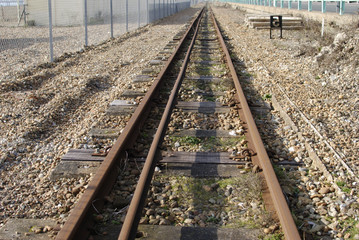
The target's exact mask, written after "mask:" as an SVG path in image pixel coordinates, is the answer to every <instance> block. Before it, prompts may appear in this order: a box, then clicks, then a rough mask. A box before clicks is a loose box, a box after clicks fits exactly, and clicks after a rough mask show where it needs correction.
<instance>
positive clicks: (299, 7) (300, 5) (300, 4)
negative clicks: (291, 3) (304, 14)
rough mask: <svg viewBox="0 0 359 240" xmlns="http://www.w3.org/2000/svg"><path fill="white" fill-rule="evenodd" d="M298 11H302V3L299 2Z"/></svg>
mask: <svg viewBox="0 0 359 240" xmlns="http://www.w3.org/2000/svg"><path fill="white" fill-rule="evenodd" d="M298 10H302V1H301V0H298Z"/></svg>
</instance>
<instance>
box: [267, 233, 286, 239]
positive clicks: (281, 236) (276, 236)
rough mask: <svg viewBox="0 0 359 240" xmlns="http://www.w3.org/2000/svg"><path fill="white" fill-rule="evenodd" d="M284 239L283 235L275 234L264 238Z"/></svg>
mask: <svg viewBox="0 0 359 240" xmlns="http://www.w3.org/2000/svg"><path fill="white" fill-rule="evenodd" d="M282 239H284V236H283V233H274V234H271V235H269V236H266V237H264V240H282Z"/></svg>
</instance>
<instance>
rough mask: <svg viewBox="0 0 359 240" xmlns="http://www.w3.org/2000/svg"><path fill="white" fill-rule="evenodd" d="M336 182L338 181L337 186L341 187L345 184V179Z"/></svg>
mask: <svg viewBox="0 0 359 240" xmlns="http://www.w3.org/2000/svg"><path fill="white" fill-rule="evenodd" d="M336 183H337V186H338V187H340V188H341V187H344V186H345V182H343V181H338V182H336Z"/></svg>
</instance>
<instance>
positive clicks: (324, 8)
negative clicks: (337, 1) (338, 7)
mask: <svg viewBox="0 0 359 240" xmlns="http://www.w3.org/2000/svg"><path fill="white" fill-rule="evenodd" d="M326 11H327V5H326V1H325V0H322V13H325V12H326Z"/></svg>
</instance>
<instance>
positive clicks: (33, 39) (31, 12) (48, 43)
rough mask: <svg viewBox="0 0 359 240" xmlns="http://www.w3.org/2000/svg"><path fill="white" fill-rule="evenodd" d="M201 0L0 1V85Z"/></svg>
mask: <svg viewBox="0 0 359 240" xmlns="http://www.w3.org/2000/svg"><path fill="white" fill-rule="evenodd" d="M199 1H200V0H61V1H56V0H0V7H1V9H0V10H1V13H0V14H1V15H0V16H1V18H0V66H1V71H0V81H2V80H4V78H6V77H7V76H9V75H11V74H12V73H14V72H16V71H19V70H22V69H25V68H27V67H29V66H31V65H37V64H39V63H41V62H47V61H52V60H53V59H54V58H56V57H58V56H61V55H62V54H64V53H65V52H73V51H78V50H81V49H82V48H83V47H84V46H86V45H94V44H98V43H100V42H103V41H105V40H107V39H109V38H111V37H117V36H120V35H122V34H124V33H126V32H128V31H132V30H135V29H137V28H139V27H141V26H144V25H146V24H148V23H151V22H154V21H156V20H158V19H160V18H164V17H166V16H169V15H172V14H174V13H177V12H179V11H182V10H184V9H185V8H188V7H190V6H191V5H194V4H197V3H198V2H199Z"/></svg>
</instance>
